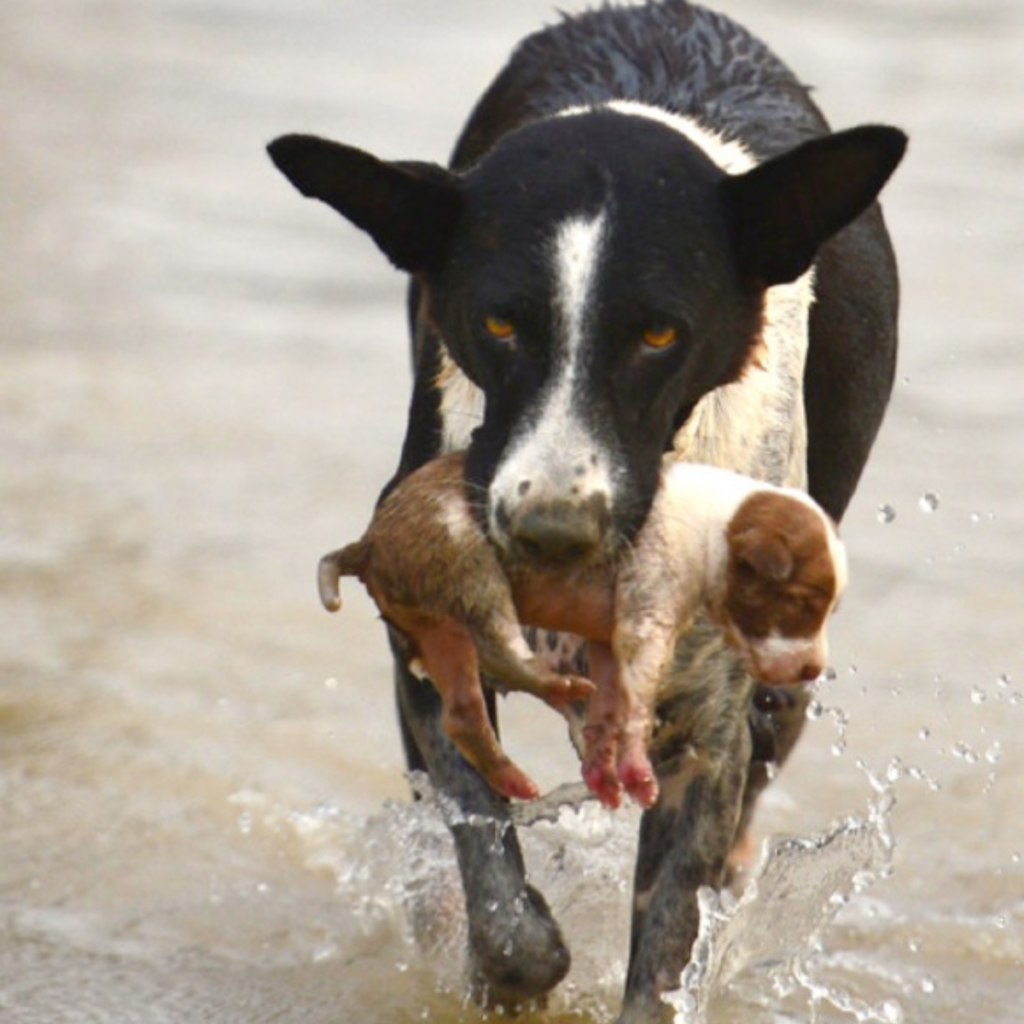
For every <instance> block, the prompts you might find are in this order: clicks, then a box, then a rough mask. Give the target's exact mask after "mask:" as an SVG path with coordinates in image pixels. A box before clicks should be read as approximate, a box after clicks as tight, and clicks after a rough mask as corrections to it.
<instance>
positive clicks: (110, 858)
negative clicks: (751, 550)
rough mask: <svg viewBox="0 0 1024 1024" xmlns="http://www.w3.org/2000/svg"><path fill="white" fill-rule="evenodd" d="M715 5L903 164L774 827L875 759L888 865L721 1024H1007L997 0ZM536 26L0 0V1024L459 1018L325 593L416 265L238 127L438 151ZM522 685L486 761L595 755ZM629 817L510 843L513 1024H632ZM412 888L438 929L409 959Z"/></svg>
mask: <svg viewBox="0 0 1024 1024" xmlns="http://www.w3.org/2000/svg"><path fill="white" fill-rule="evenodd" d="M567 6H568V8H569V9H570V10H577V9H579V8H580V6H581V5H580V4H579V3H577V2H575V0H574V2H571V3H569V4H568V5H567ZM720 6H721V9H723V10H724V11H726V12H727V13H729V14H731V15H733V16H734V17H736V18H737V19H738V20H740V21H741V22H743V23H744V24H746V25H747V26H748V27H749V28H750V29H752V30H753V31H754V32H755V33H756V34H758V35H760V36H761V37H762V38H763V39H765V40H766V41H768V43H769V44H770V45H771V46H772V47H773V48H774V49H775V51H776V52H777V53H779V54H780V55H781V56H782V57H783V59H785V60H786V61H787V62H788V63H790V65H791V66H792V67H793V68H794V69H795V70H796V71H797V73H798V74H799V75H800V76H801V77H802V78H803V79H804V81H806V82H808V83H810V84H812V85H814V87H815V89H816V92H815V96H816V98H817V100H818V102H819V104H820V105H821V106H822V107H823V108H824V110H825V111H826V113H827V115H828V116H829V118H830V119H831V121H832V123H833V125H834V126H836V127H846V126H849V125H852V124H856V123H859V122H866V121H885V122H889V123H893V124H897V125H899V126H901V127H903V128H904V129H905V130H907V131H908V133H909V134H910V136H911V148H910V151H909V155H908V158H907V160H906V162H905V164H904V165H903V167H902V168H901V169H900V170H899V172H898V173H897V175H896V177H895V178H894V179H893V181H892V183H891V184H890V186H889V187H888V188H887V190H886V192H885V201H884V207H885V211H886V215H887V218H888V222H889V225H890V228H891V231H892V233H893V236H894V241H895V244H896V248H897V252H898V254H899V258H900V264H901V270H902V279H903V295H904V299H903V317H902V345H903V348H902V358H901V363H900V368H899V376H898V383H897V386H896V391H895V395H894V399H893V403H892V407H891V414H890V416H889V419H888V421H887V424H886V426H885V428H884V430H883V434H882V436H881V439H880V441H879V443H878V446H877V448H876V451H875V455H874V458H873V461H872V463H871V466H870V468H869V471H868V473H867V474H866V476H865V478H864V481H863V483H862V486H861V489H860V492H859V494H858V497H857V499H856V501H855V503H854V505H853V506H852V507H851V509H850V512H849V514H848V516H847V519H846V521H845V523H844V533H845V537H846V540H847V543H848V545H849V547H850V552H851V558H852V584H851V588H850V592H849V594H848V597H847V598H846V600H845V601H844V604H843V608H842V610H841V612H840V614H839V616H838V617H837V619H836V620H835V621H834V623H833V627H832V634H831V635H832V644H833V667H834V672H833V673H832V675H831V676H830V677H829V678H827V679H825V680H823V681H822V683H821V684H820V689H819V693H818V695H817V700H816V702H815V704H814V705H812V712H811V717H812V719H813V721H811V722H810V723H809V724H808V728H807V730H806V733H805V738H804V740H803V742H802V745H801V747H800V749H799V751H798V754H797V755H796V756H795V757H794V759H793V761H792V762H791V763H790V765H788V766H787V768H786V769H785V771H784V772H783V773H782V775H781V776H780V778H779V779H778V780H777V782H776V784H775V786H774V787H773V789H772V790H771V791H770V793H769V794H768V797H767V798H766V800H765V803H764V806H763V808H762V813H761V815H760V818H759V819H758V832H759V834H760V835H762V836H768V835H776V834H784V833H789V834H795V835H813V834H820V833H821V832H822V831H823V830H827V829H828V828H829V827H830V823H832V822H835V821H836V820H841V819H844V818H847V817H849V816H850V815H863V814H864V813H865V810H866V808H867V806H868V804H869V803H870V801H871V800H872V799H873V795H874V794H875V793H876V791H877V790H878V789H880V788H881V789H884V790H885V791H886V792H887V793H890V794H892V795H894V796H895V799H896V804H895V808H894V809H893V811H892V813H891V816H890V820H889V827H890V828H891V830H892V833H893V835H894V836H895V840H896V849H895V857H894V862H893V865H892V870H891V873H890V875H889V877H888V878H886V879H885V880H883V881H881V882H879V883H878V884H876V885H875V886H873V887H872V888H871V889H870V890H869V891H868V892H866V893H864V894H863V895H861V896H859V897H857V898H855V899H854V900H853V901H852V902H851V904H850V906H849V907H848V908H847V909H846V910H845V911H844V912H843V914H842V915H841V917H840V919H839V921H838V923H837V924H836V925H835V926H834V927H833V928H832V930H831V931H830V932H829V933H827V936H826V940H825V943H824V945H823V947H822V949H821V950H820V953H819V955H818V965H819V968H820V971H821V972H822V977H825V978H827V986H826V988H827V995H826V997H824V998H823V997H822V995H821V993H820V992H819V993H818V994H817V996H815V995H814V994H813V993H811V992H810V990H809V989H807V986H804V990H802V989H801V988H800V986H799V985H797V986H796V992H795V993H794V992H793V991H789V992H788V994H787V993H782V995H780V994H779V990H780V986H779V985H778V984H775V985H774V987H773V978H772V976H771V974H770V972H763V973H762V975H761V976H760V978H758V977H755V978H754V979H753V981H751V982H749V983H748V986H747V989H746V990H745V991H744V992H743V993H741V994H740V995H738V996H735V997H734V998H733V999H732V1002H731V1003H730V1002H729V1000H726V1001H725V1002H724V1003H723V1005H722V1006H720V1007H719V1009H718V1010H717V1011H716V1014H717V1015H716V1016H714V1017H713V1018H712V1019H713V1020H715V1021H718V1020H722V1021H731V1020H733V1019H735V1020H741V1019H742V1020H750V1019H757V1020H765V1021H775V1020H779V1021H782V1020H791V1019H792V1020H798V1019H806V1017H807V1012H808V1011H807V1006H808V1003H809V1002H813V1001H814V1000H815V999H817V1000H818V1002H819V1003H820V1006H819V1009H818V1012H819V1018H818V1019H819V1020H822V1021H831V1020H837V1021H838V1020H851V1019H858V1020H887V1021H889V1024H897V1022H898V1021H899V1020H902V1019H906V1020H924V1019H927V1020H929V1021H930V1022H931V1024H954V1022H959V1021H972V1022H974V1021H979V1020H984V1021H986V1022H989V1024H996V1022H1010V1021H1019V1020H1020V1010H1019V1006H1020V995H1021V992H1022V983H1021V980H1020V979H1021V977H1022V976H1024V975H1022V969H1024V933H1022V926H1024V866H1022V862H1021V856H1022V855H1024V829H1022V827H1021V824H1020V811H1019V809H1020V805H1021V800H1022V799H1024V752H1022V749H1024V748H1022V746H1021V744H1020V742H1019V739H1018V737H1019V736H1020V734H1021V731H1022V728H1024V696H1022V694H1024V656H1022V649H1021V640H1020V635H1021V621H1022V611H1024V582H1022V580H1024V494H1022V488H1021V480H1022V479H1024V445H1022V444H1021V432H1022V426H1024V402H1022V401H1021V396H1020V393H1021V390H1022V387H1024V373H1022V366H1024V355H1022V352H1021V345H1022V344H1024V339H1022V338H1021V327H1020V325H1021V323H1022V322H1024V288H1022V287H1021V285H1020V283H1019V281H1018V276H1019V268H1020V264H1021V259H1022V256H1024V213H1022V211H1024V175H1022V174H1021V170H1020V168H1021V164H1022V161H1024V62H1022V61H1021V59H1020V55H1021V53H1022V52H1024V5H1021V4H1020V3H1019V0H977V2H975V3H972V4H969V5H966V4H963V3H960V2H955V0H831V2H830V3H828V4H822V3H820V2H816V0H815V2H812V0H758V2H754V0H723V2H722V4H721V5H720ZM556 17H557V14H556V12H555V9H554V7H553V5H552V3H550V2H549V0H517V2H516V3H514V4H512V3H503V4H499V3H482V2H479V0H477V2H473V3H471V2H469V0H444V2H435V3H431V4H429V5H427V4H423V3H416V2H413V0H404V2H402V0H376V2H375V3H373V4H366V3H356V2H354V0H332V2H327V0H304V2H301V3H295V2H293V0H44V2H40V0H4V3H3V5H2V6H0V256H2V267H3V270H2V273H0V622H2V623H3V625H2V636H3V639H2V643H0V1021H4V1022H7V1021H10V1022H14V1024H43V1022H50V1021H60V1022H79V1021H115V1020H116V1021H119V1022H121V1021H138V1022H142V1024H156V1022H165V1021H174V1022H177V1021H182V1022H195V1021H201V1020H217V1021H218V1022H219V1024H234V1022H236V1021H237V1022H242V1021H245V1022H262V1021H275V1022H283V1024H293V1022H295V1024H298V1022H306V1021H317V1022H321V1024H323V1022H331V1024H335V1022H337V1024H341V1022H347V1021H360V1022H365V1024H373V1022H378V1021H379V1022H387V1024H393V1022H396V1021H397V1022H401V1021H406V1020H408V1021H414V1020H423V1019H431V1020H437V1021H442V1022H445V1021H467V1022H474V1021H477V1020H479V1019H480V1018H481V1014H480V1013H479V1012H478V1011H477V1010H475V1009H473V1008H472V1007H468V1006H466V1005H465V1004H464V1001H463V995H462V986H461V970H462V966H463V959H462V949H461V938H462V932H461V931H460V930H459V929H460V924H459V922H460V920H461V918H460V915H461V908H460V905H459V893H458V888H457V881H456V879H455V875H454V869H453V864H452V859H451V852H450V849H449V848H448V846H447V840H446V837H445V832H444V828H443V825H442V824H441V823H440V821H439V819H438V817H437V815H436V814H435V813H433V812H432V811H431V809H430V808H429V807H412V806H410V805H409V798H408V786H407V783H406V781H405V780H404V778H403V775H402V772H403V762H402V757H401V753H400V746H399V741H398V734H397V728H396V726H395V723H394V716H393V699H392V695H391V685H390V667H389V662H388V658H387V654H386V647H385V643H384V639H383V632H382V630H381V628H380V627H379V626H378V625H377V623H376V621H375V612H374V610H373V608H372V607H371V606H370V604H369V602H368V601H367V600H366V599H365V598H364V596H363V595H362V593H361V592H360V591H359V590H358V588H356V587H348V588H347V589H346V591H345V598H346V605H345V608H344V610H343V612H342V613H341V614H340V615H339V616H335V617H330V616H328V615H326V614H325V613H323V611H322V610H321V608H320V606H319V602H318V600H317V597H316V592H315V586H314V582H313V581H314V568H315V563H316V561H317V559H318V558H319V556H320V555H321V554H322V553H323V552H325V551H326V550H328V549H329V548H332V547H335V546H337V545H338V544H339V543H340V542H341V541H342V540H348V539H350V538H353V537H354V536H356V535H357V534H358V533H359V532H360V531H361V529H362V527H363V525H364V523H365V520H366V517H367V516H368V514H369V510H370V508H371V505H372V502H373V500H374V499H375V497H376V495H377V492H378V491H379V489H380V487H381V486H382V485H383V484H384V482H385V481H386V480H387V478H388V477H389V476H390V474H391V472H392V470H393V467H394V464H395V461H396V458H397V453H398V446H399V443H400V439H401V435H402V429H403V419H404V415H405V407H406V402H407V389H408V383H409V364H408V353H407V342H406V335H405V324H404V308H403V291H404V281H403V279H402V278H401V276H400V275H398V274H395V273H394V272H392V271H391V270H390V269H389V268H388V266H387V265H386V263H385V261H384V259H383V258H382V257H381V256H380V255H379V253H378V252H377V250H376V249H375V248H374V246H373V245H372V243H370V242H369V240H368V239H366V238H365V237H363V236H361V235H360V234H359V233H358V232H356V231H355V230H354V229H352V228H350V227H349V226H348V225H346V224H344V223H343V222H342V221H340V220H339V219H338V218H337V217H336V216H335V215H334V214H332V213H331V212H330V211H328V210H327V209H326V208H325V207H322V206H319V205H317V204H312V203H309V202H306V201H303V200H302V199H301V198H300V197H299V196H298V195H297V194H296V193H295V192H294V191H293V190H292V189H291V188H290V186H288V185H287V183H286V182H285V181H284V179H283V178H281V177H280V176H279V175H277V173H276V172H275V171H274V170H273V168H272V167H271V165H270V163H269V161H268V160H267V159H266V157H265V154H264V152H263V147H264V145H265V144H266V142H268V141H269V140H270V139H271V138H273V137H274V136H276V135H278V134H281V133H284V132H288V131H312V132H316V133H319V134H323V135H328V136H333V137H335V138H339V139H343V140H345V141H347V142H350V143H354V144H356V145H359V146H362V147H364V148H367V149H370V150H372V151H375V152H377V153H379V154H380V155H382V156H385V157H393V158H400V157H410V158H418V159H433V160H437V161H444V160H445V159H446V157H447V154H448V152H449V149H450V147H451V145H452V143H453V142H454V139H455V137H456V135H457V133H458V131H459V129H460V127H461V124H462V122H463V121H464V119H465V117H466V116H467V114H468V112H469V110H470V108H471V106H472V104H473V102H474V101H475V99H476V97H477V96H478V95H479V93H480V92H481V90H482V89H483V88H485V86H486V85H487V84H488V82H489V81H490V79H491V77H492V76H493V75H494V74H495V73H496V72H497V70H498V69H499V68H500V66H501V64H502V63H503V61H504V59H505V58H506V56H507V54H508V53H509V51H510V50H511V48H512V46H513V45H514V44H515V42H516V41H517V40H518V39H519V38H520V37H521V36H522V35H524V34H525V33H527V32H529V31H531V30H533V29H535V28H537V27H539V26H541V25H542V24H545V23H549V22H551V21H553V20H555V18H556ZM506 703H507V704H508V705H509V706H508V708H507V711H508V714H507V715H506V721H507V725H506V737H507V743H508V746H509V748H510V750H511V751H512V752H513V755H514V756H516V757H518V758H519V759H520V760H521V762H522V763H523V764H524V766H526V767H527V768H528V769H529V770H530V771H531V772H532V773H533V774H534V775H535V777H537V778H538V779H539V780H540V781H541V782H542V784H544V785H547V786H553V785H555V784H557V783H558V782H560V781H564V780H566V779H575V777H576V773H577V769H576V768H575V766H574V765H573V762H572V758H571V757H570V754H569V750H568V745H567V744H566V743H565V740H564V737H563V735H562V730H561V728H560V726H559V723H558V721H556V720H555V719H554V716H551V715H549V714H545V713H544V712H543V710H540V711H538V710H537V709H536V708H534V707H533V706H531V705H529V704H527V703H525V702H518V701H515V700H510V701H508V702H506ZM635 825H636V815H635V813H634V812H631V811H626V812H622V813H620V814H618V815H609V814H606V813H604V812H600V811H597V810H596V809H588V810H587V811H586V812H585V813H581V814H579V815H576V816H574V817H572V820H571V821H567V822H563V823H561V824H559V825H557V826H553V827H552V826H537V827H536V828H535V829H532V830H530V831H531V833H535V834H534V835H530V836H528V837H527V845H528V851H527V852H528V856H529V857H530V858H531V871H532V872H534V874H535V875H536V876H537V877H540V878H544V879H546V883H545V884H546V885H547V886H548V891H549V895H550V896H551V899H552V902H553V904H554V906H555V908H556V910H557V911H558V912H559V914H560V916H561V917H562V918H563V919H564V921H565V926H566V931H567V934H568V938H569V941H570V944H571V945H572V947H573V950H574V954H575V961H574V962H575V967H574V970H573V973H572V975H571V976H570V980H569V982H568V983H567V984H566V985H565V986H564V987H563V989H562V990H560V992H559V993H558V994H556V995H555V996H554V997H553V999H552V1003H551V1007H550V1009H549V1011H548V1013H547V1014H538V1015H537V1016H536V1020H538V1021H540V1020H556V1019H557V1020H560V1021H561V1020H565V1021H570V1020H572V1021H577V1020H578V1021H605V1020H608V1019H610V1018H611V1017H612V1016H613V1015H614V1012H615V1009H616V1005H617V999H618V992H619V989H620V986H621V981H622V972H623V969H624V958H625V943H626V930H627V917H628V915H627V902H628V890H629V884H630V871H631V856H632V842H633V833H634V830H635ZM567 857H568V858H569V861H568V863H569V864H570V866H571V867H572V870H569V871H565V870H563V871H562V872H561V874H559V872H558V871H557V870H555V868H554V867H553V866H552V865H555V864H556V863H557V864H562V865H563V866H564V864H565V863H566V858H567ZM573 857H576V858H578V861H573V860H572V858H573ZM559 858H561V860H559ZM573 865H575V866H573ZM826 895H827V894H826ZM418 897H423V898H429V901H430V907H431V912H432V913H434V914H435V915H437V916H439V918H441V919H443V920H444V921H445V922H446V924H445V927H446V929H447V931H445V932H444V941H443V942H442V944H441V945H440V946H439V947H437V948H436V949H435V950H434V951H433V952H432V953H431V954H430V955H424V954H423V953H422V952H420V951H419V950H418V949H417V947H416V946H415V945H414V944H413V942H412V940H411V937H410V934H409V927H408V909H409V905H410V900H413V901H415V899H416V898H418ZM777 980H778V979H777V978H776V979H774V981H777ZM781 987H784V986H781ZM783 995H784V996H785V998H782V996H783ZM844 998H845V1000H846V1001H845V1004H844ZM787 1000H788V1002H787ZM787 1007H788V1008H787ZM752 1014H753V1016H752ZM529 1019H530V1020H533V1019H534V1018H533V1017H530V1018H529Z"/></svg>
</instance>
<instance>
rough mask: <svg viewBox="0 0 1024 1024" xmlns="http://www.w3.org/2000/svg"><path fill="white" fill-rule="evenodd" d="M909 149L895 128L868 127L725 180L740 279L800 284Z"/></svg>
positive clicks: (807, 146) (818, 141)
mask: <svg viewBox="0 0 1024 1024" xmlns="http://www.w3.org/2000/svg"><path fill="white" fill-rule="evenodd" d="M906 145H907V137H906V135H904V134H903V132H901V131H899V129H897V128H890V127H887V126H885V125H864V126H862V127H860V128H851V129H849V130H848V131H843V132H837V133H835V134H834V135H827V136H825V137H823V138H820V139H813V140H811V141H810V142H805V143H804V144H803V145H800V146H797V147H796V148H795V149H791V150H790V151H789V152H788V153H783V154H782V155H781V156H777V157H775V158H773V159H771V160H767V161H765V162H764V163H763V164H760V165H759V166H757V167H755V168H753V170H750V171H747V172H746V173H745V174H739V175H735V176H732V177H727V178H726V179H725V180H724V181H723V182H722V185H721V188H722V190H723V193H724V196H725V200H726V204H727V207H728V210H729V215H730V217H731V220H732V225H733V237H734V241H735V245H736V252H737V256H738V259H739V264H740V271H741V273H742V274H743V275H744V276H746V277H748V278H750V279H752V280H756V281H759V282H760V283H761V284H763V285H765V286H768V285H773V284H782V283H783V282H786V281H793V280H795V279H796V278H798V277H799V276H800V275H801V274H802V273H804V271H806V270H807V269H808V268H809V267H810V265H811V263H812V262H813V260H814V257H815V255H816V254H817V252H818V249H819V248H820V246H821V245H822V243H824V242H825V241H827V240H828V239H829V238H830V237H831V236H832V235H834V234H835V233H836V232H837V231H839V230H840V229H841V228H843V227H845V226H846V225H847V224H849V223H850V221H852V220H853V219H854V218H855V217H857V216H858V215H859V214H860V213H862V212H863V211H864V210H865V209H867V207H868V206H870V205H871V203H872V202H874V200H875V197H876V196H877V195H878V193H879V191H880V190H881V188H882V186H883V185H884V184H885V183H886V181H887V180H888V179H889V175H891V174H892V172H893V171H894V170H895V169H896V166H897V164H899V162H900V160H901V159H902V158H903V153H904V150H905V149H906Z"/></svg>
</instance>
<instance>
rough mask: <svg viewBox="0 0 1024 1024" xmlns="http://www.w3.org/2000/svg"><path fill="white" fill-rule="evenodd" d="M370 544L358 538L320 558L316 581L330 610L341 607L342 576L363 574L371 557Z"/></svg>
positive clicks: (324, 604) (321, 595) (322, 599)
mask: <svg viewBox="0 0 1024 1024" xmlns="http://www.w3.org/2000/svg"><path fill="white" fill-rule="evenodd" d="M369 554H370V551H369V545H368V544H367V543H366V541H363V540H357V541H356V542H355V543H354V544H347V545H345V547H343V548H339V549H338V550H337V551H332V552H330V553H329V554H326V555H324V557H323V558H321V559H320V564H319V565H318V566H317V570H316V582H317V586H318V587H319V589H320V601H321V603H322V604H323V606H324V607H325V608H326V609H327V610H328V611H329V612H336V611H338V609H339V608H341V591H340V589H339V582H340V580H341V577H342V576H362V574H363V572H364V571H365V569H366V564H367V561H368V559H369Z"/></svg>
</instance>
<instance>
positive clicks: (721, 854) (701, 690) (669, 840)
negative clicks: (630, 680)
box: [619, 652, 752, 1024]
mask: <svg viewBox="0 0 1024 1024" xmlns="http://www.w3.org/2000/svg"><path fill="white" fill-rule="evenodd" d="M730 660H731V659H730V658H729V656H728V655H727V654H725V653H724V652H723V654H722V655H721V656H720V657H713V658H711V659H710V663H709V664H705V665H704V667H703V668H702V669H699V670H698V673H699V675H700V676H701V677H702V678H701V679H700V680H699V681H698V683H697V685H692V686H691V688H690V690H689V692H684V693H682V694H680V695H679V696H678V697H676V698H675V699H674V700H672V701H670V702H668V703H667V704H664V705H662V707H661V709H660V712H661V716H662V717H663V718H665V719H667V720H668V721H667V726H663V730H662V732H663V735H662V737H661V743H658V742H657V740H656V743H655V748H656V749H655V750H654V754H655V759H656V760H655V763H656V768H657V772H658V779H659V783H660V788H661V792H660V796H659V799H658V802H657V804H656V805H655V806H654V807H653V808H651V809H650V810H649V811H647V812H646V813H645V814H644V816H643V819H642V820H641V825H640V845H639V850H638V854H637V865H636V876H635V879H634V897H633V923H632V936H631V945H630V963H629V970H628V974H627V978H626V992H625V998H624V1001H623V1009H622V1015H621V1017H620V1021H619V1024H640V1022H643V1024H656V1022H661V1021H668V1020H671V1017H672V1015H671V1011H670V1009H669V1007H668V1006H666V1004H664V1003H663V1002H662V1000H661V995H662V994H663V993H664V992H668V991H672V990H673V989H676V988H678V987H679V982H680V975H681V973H682V970H683V968H684V967H685V966H686V963H687V961H688V960H689V958H690V953H691V950H692V947H693V944H694V942H695V940H696V938H697V932H698V928H699V924H700V916H699V910H698V904H697V890H698V889H699V888H700V887H701V886H704V885H707V886H712V887H713V888H719V887H721V885H722V883H723V881H724V879H725V873H726V865H727V861H728V857H729V853H730V850H731V849H732V846H733V843H734V842H735V841H736V835H737V827H738V825H739V822H740V815H741V807H742V804H743V792H744V788H745V784H746V776H747V770H748V767H749V765H750V756H751V738H750V729H749V726H748V722H747V708H748V705H749V700H750V694H751V687H752V683H751V681H750V680H749V678H747V677H746V676H745V675H744V674H743V673H742V672H740V671H738V669H737V667H736V666H735V665H734V664H729V661H730ZM716 669H717V671H715V670H716ZM665 733H668V736H667V737H666V736H665V735H664V734H665Z"/></svg>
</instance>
